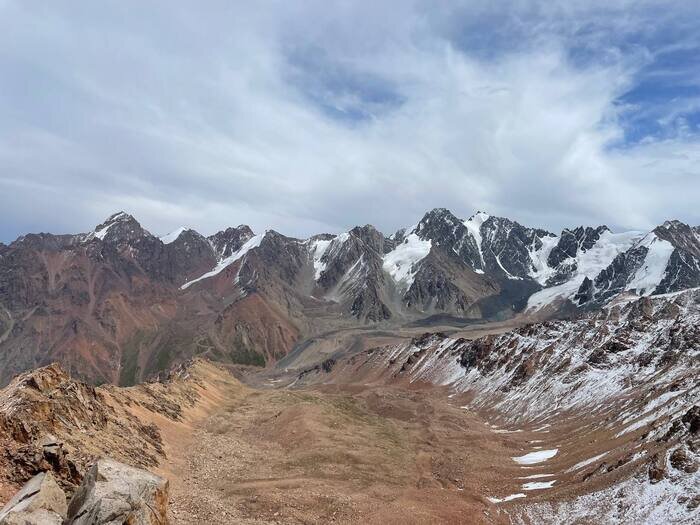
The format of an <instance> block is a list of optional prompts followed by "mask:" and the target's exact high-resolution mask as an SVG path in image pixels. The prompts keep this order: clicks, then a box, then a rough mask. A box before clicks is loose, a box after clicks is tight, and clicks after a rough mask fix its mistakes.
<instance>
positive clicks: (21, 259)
mask: <svg viewBox="0 0 700 525" xmlns="http://www.w3.org/2000/svg"><path fill="white" fill-rule="evenodd" d="M696 286H700V233H699V231H698V228H692V227H690V226H687V225H684V224H682V223H680V222H677V221H672V222H667V223H665V224H663V225H662V226H659V227H658V228H656V229H654V230H653V231H652V232H649V233H646V234H645V233H644V232H627V233H619V234H615V233H612V232H610V230H609V229H608V228H607V227H605V226H597V227H577V228H574V229H566V230H564V231H563V232H562V233H561V234H560V235H555V234H553V233H550V232H547V231H545V230H542V229H535V228H528V227H525V226H523V225H520V224H518V223H517V222H515V221H512V220H510V219H507V218H502V217H494V216H490V215H488V214H486V213H483V212H477V213H476V214H474V215H473V216H471V217H470V218H468V219H466V220H465V219H460V218H457V217H456V216H455V215H453V214H452V213H451V212H450V211H449V210H446V209H435V210H432V211H430V212H428V213H426V214H425V216H423V217H422V218H421V220H420V221H419V222H418V223H417V224H415V225H414V226H411V227H408V228H404V229H402V230H399V231H398V232H396V233H394V234H393V235H391V236H389V237H387V236H385V235H384V234H383V233H381V232H379V231H378V230H377V229H376V228H374V227H373V226H371V225H366V226H361V227H356V228H353V229H351V230H350V231H348V232H345V233H341V234H339V235H331V234H319V235H315V236H313V237H311V238H309V239H295V238H291V237H287V236H284V235H282V234H280V233H278V232H275V231H271V230H270V231H266V232H262V233H258V234H255V233H254V232H253V231H252V230H251V229H250V228H249V227H248V226H245V225H241V226H238V227H235V228H233V227H232V228H227V229H225V230H222V231H220V232H218V233H216V234H214V235H212V236H210V237H205V236H203V235H201V234H199V233H198V232H196V231H194V230H192V229H189V228H185V227H182V228H179V229H177V230H176V231H174V232H172V233H170V234H167V235H164V236H162V237H158V236H155V235H152V234H151V233H150V232H148V231H147V230H146V229H144V228H143V227H142V226H141V225H140V224H139V222H138V221H137V220H136V219H135V218H134V217H132V216H131V215H129V214H127V213H124V212H119V213H116V214H114V215H112V216H110V217H109V218H108V219H107V220H106V221H104V222H103V223H102V224H100V225H98V226H97V227H96V228H95V229H94V230H93V231H92V232H89V233H84V234H77V235H51V234H46V233H41V234H28V235H25V236H22V237H20V238H18V239H17V240H16V241H14V242H13V243H11V244H10V245H9V246H7V245H0V384H4V383H6V382H7V381H8V380H9V379H10V378H11V377H12V376H13V375H14V374H16V373H18V372H21V371H23V370H26V369H29V368H34V367H37V366H41V365H45V364H48V363H50V362H52V361H60V362H61V363H62V364H63V365H64V366H65V367H66V369H68V370H69V371H71V372H72V373H73V374H75V375H77V376H78V377H81V378H83V379H87V380H89V381H92V382H112V383H120V384H132V383H134V382H137V381H140V380H142V379H144V378H146V377H148V376H149V375H150V374H153V373H155V372H158V371H160V370H163V369H164V368H167V367H168V366H170V365H171V364H173V363H175V362H179V361H182V360H183V359H186V358H188V357H190V356H192V355H196V354H204V355H207V356H210V357H212V358H213V359H216V360H219V361H223V362H231V363H245V364H254V365H264V364H270V363H274V362H275V361H277V360H278V359H280V358H282V357H283V356H284V355H286V354H287V353H288V352H290V351H291V350H292V349H293V348H294V347H295V345H297V344H298V343H300V342H301V341H303V340H305V339H307V338H309V337H313V336H314V335H316V334H320V333H323V332H327V331H330V330H334V329H338V328H343V327H346V328H347V327H353V326H358V325H363V324H378V325H380V326H394V327H396V326H401V325H403V324H405V323H411V322H416V321H425V322H429V320H430V318H431V317H432V316H438V317H440V316H442V318H444V317H445V316H448V317H458V318H469V319H484V320H488V319H502V318H507V317H511V316H513V315H516V314H518V313H519V312H523V311H525V312H539V313H538V315H549V314H558V315H562V314H563V313H571V312H575V311H577V310H579V309H595V308H598V307H599V306H601V305H603V304H605V303H607V302H609V301H610V300H612V299H613V298H615V297H616V296H618V295H619V294H629V293H636V294H639V295H652V294H660V293H668V292H674V291H678V290H682V289H685V288H691V287H696Z"/></svg>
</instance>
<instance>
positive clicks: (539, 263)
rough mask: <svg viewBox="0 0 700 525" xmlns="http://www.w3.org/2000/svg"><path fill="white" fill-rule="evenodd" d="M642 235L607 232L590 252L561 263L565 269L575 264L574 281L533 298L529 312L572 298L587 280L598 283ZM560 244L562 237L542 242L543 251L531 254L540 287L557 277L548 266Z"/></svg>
mask: <svg viewBox="0 0 700 525" xmlns="http://www.w3.org/2000/svg"><path fill="white" fill-rule="evenodd" d="M641 235H642V233H641V232H638V231H630V232H625V233H611V232H610V231H604V232H603V233H601V235H600V238H599V239H598V240H597V241H596V243H595V244H594V245H593V246H592V247H591V248H590V249H589V250H586V251H585V252H584V251H581V250H579V252H578V253H577V255H576V257H575V258H569V259H567V260H566V261H563V262H562V263H561V264H562V265H566V264H568V265H573V264H576V270H575V272H574V274H573V275H572V276H571V278H570V279H569V280H568V281H566V282H565V283H562V284H559V285H557V286H551V287H549V288H545V289H544V290H540V291H539V292H537V293H534V294H532V295H531V296H530V298H529V299H528V301H527V309H528V310H531V309H534V310H537V309H540V308H542V307H544V306H546V305H548V304H551V303H552V302H554V301H555V300H557V299H571V298H573V297H574V295H576V292H578V289H579V288H580V287H581V284H582V283H583V281H584V279H585V278H586V277H588V278H589V279H595V277H596V276H597V275H598V274H599V273H600V272H601V271H603V270H604V269H605V268H607V267H608V266H610V264H611V263H612V262H613V260H614V259H615V257H617V256H618V255H619V254H620V253H622V252H625V251H627V250H629V249H630V248H631V247H632V246H633V245H634V243H635V242H637V241H638V240H639V238H640V237H641ZM558 242H559V237H546V238H544V239H542V243H543V244H542V248H541V249H540V250H538V251H535V252H531V253H530V258H531V259H532V261H533V266H534V268H535V270H534V271H533V272H531V274H530V275H531V276H532V277H533V278H534V279H535V280H536V281H537V282H539V283H540V284H545V283H546V282H547V280H548V279H549V278H550V277H552V276H553V275H555V274H556V269H555V268H551V267H549V266H548V265H547V257H549V252H551V251H552V249H553V248H554V246H555V245H556V244H557V243H558ZM552 243H553V244H552Z"/></svg>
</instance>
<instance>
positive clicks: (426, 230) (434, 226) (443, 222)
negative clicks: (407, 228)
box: [416, 208, 462, 238]
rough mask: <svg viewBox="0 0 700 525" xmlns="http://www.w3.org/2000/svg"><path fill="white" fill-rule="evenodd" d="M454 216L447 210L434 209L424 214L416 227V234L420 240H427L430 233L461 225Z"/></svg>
mask: <svg viewBox="0 0 700 525" xmlns="http://www.w3.org/2000/svg"><path fill="white" fill-rule="evenodd" d="M461 223H462V221H461V220H459V219H458V218H457V217H455V215H454V214H453V213H452V212H451V211H450V210H448V209H447V208H435V209H433V210H430V211H429V212H428V213H426V214H425V215H424V216H423V218H422V219H421V220H420V222H419V223H418V225H417V226H416V233H418V234H419V236H420V237H422V238H427V236H429V235H430V234H431V233H432V232H434V231H436V230H441V229H443V228H445V227H454V226H456V225H458V224H461Z"/></svg>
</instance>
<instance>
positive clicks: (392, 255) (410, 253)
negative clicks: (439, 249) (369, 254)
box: [382, 233, 432, 289]
mask: <svg viewBox="0 0 700 525" xmlns="http://www.w3.org/2000/svg"><path fill="white" fill-rule="evenodd" d="M431 247H432V241H430V240H427V241H424V240H422V239H421V238H420V237H418V235H416V234H415V233H411V234H410V235H408V236H407V237H406V239H405V240H404V241H403V242H402V243H401V244H399V245H398V246H397V247H396V248H394V249H393V250H392V251H390V252H389V253H387V254H386V255H385V256H384V258H383V260H384V262H383V264H382V267H383V268H384V270H385V271H386V272H388V273H389V275H391V277H392V279H394V281H395V282H397V283H400V284H402V285H403V286H405V287H406V288H407V289H408V288H410V286H411V285H412V284H413V279H414V278H415V276H416V271H417V270H416V269H415V266H416V264H417V263H419V262H420V261H422V260H423V259H424V258H425V257H426V256H427V255H428V254H429V253H430V248H431Z"/></svg>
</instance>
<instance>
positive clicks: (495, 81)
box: [0, 1, 700, 240]
mask: <svg viewBox="0 0 700 525" xmlns="http://www.w3.org/2000/svg"><path fill="white" fill-rule="evenodd" d="M511 4H512V3H510V2H509V3H508V4H506V3H499V2H496V3H494V2H483V3H482V2H476V1H471V2H441V3H440V4H438V5H436V4H435V3H432V2H431V3H427V2H418V1H416V2H393V1H392V2H374V3H370V2H350V3H348V2H320V1H319V2H294V3H284V2H263V3H261V4H256V5H255V6H252V5H247V4H244V3H237V2H214V3H212V4H208V6H207V8H206V9H204V8H194V7H189V6H187V5H185V4H173V3H171V2H153V3H149V4H147V5H141V4H132V3H129V2H104V3H100V5H99V7H98V6H92V5H88V6H86V5H85V4H83V3H77V2H76V3H70V2H68V3H61V4H49V5H48V6H43V7H38V6H30V5H29V4H28V3H25V2H5V3H3V4H0V10H1V14H2V15H3V16H1V17H0V46H2V47H1V48H2V49H4V50H6V52H4V53H3V54H1V55H0V85H2V86H3V87H2V88H0V173H2V175H0V207H2V209H3V221H2V224H0V239H4V240H11V239H12V238H14V237H15V236H17V235H19V234H20V233H23V232H26V231H36V230H50V231H81V230H86V229H89V228H91V227H92V225H93V224H97V223H99V222H101V220H102V219H103V218H104V217H105V216H106V215H108V214H109V213H111V212H112V211H114V210H116V209H127V210H128V211H129V212H131V213H133V214H134V215H135V216H137V217H138V218H139V219H140V220H142V222H143V223H144V225H145V226H146V227H148V228H149V229H151V230H152V231H154V232H155V233H164V232H167V231H169V230H172V229H174V228H175V227H177V226H179V225H181V224H186V225H190V226H193V227H196V228H197V229H199V230H201V231H202V232H203V233H211V232H213V231H216V230H217V229H219V228H222V227H225V226H227V225H231V224H239V223H243V222H246V223H250V224H251V225H252V226H253V227H254V228H255V229H257V230H262V229H264V228H268V227H272V228H275V229H277V230H279V231H281V232H283V233H287V234H290V235H296V236H306V235H310V234H312V233H317V232H319V231H342V230H344V229H347V228H349V227H352V226H353V225H355V224H357V223H360V222H362V223H364V222H371V223H374V224H376V225H377V226H378V227H380V228H382V229H383V230H384V231H387V232H391V231H393V230H395V229H396V228H398V227H400V226H405V225H407V224H409V223H412V222H415V220H416V219H417V218H418V217H419V216H420V215H421V214H422V213H423V212H424V211H425V210H427V209H429V208H432V207H436V206H446V207H449V208H451V209H453V210H454V211H455V212H456V213H458V214H461V215H469V214H470V213H472V212H473V211H475V210H476V209H486V210H488V211H489V212H491V213H496V214H501V215H506V216H509V217H513V218H515V219H518V220H520V221H522V222H524V223H527V224H531V225H535V226H544V227H547V228H550V229H552V230H559V229H561V228H562V227H564V226H571V225H577V224H582V223H586V224H597V223H607V224H608V225H610V226H612V227H617V228H649V227H651V226H653V225H654V224H656V223H659V222H661V221H663V220H664V219H666V218H670V217H678V218H681V219H684V220H686V221H689V222H691V223H694V224H697V223H700V212H698V208H697V205H696V202H697V201H698V198H700V184H698V175H697V170H696V168H695V166H697V165H698V164H697V160H698V157H699V156H700V148H699V143H698V131H699V130H698V128H697V125H696V121H695V118H696V117H695V114H696V112H697V98H695V95H694V91H693V88H694V87H697V86H698V85H699V84H698V78H697V74H695V75H693V74H691V72H693V68H692V67H691V66H692V64H691V61H692V58H691V57H692V56H694V55H693V54H692V53H688V52H687V50H693V49H695V48H696V46H697V45H698V37H697V36H695V35H698V34H700V32H697V31H695V32H693V31H692V29H699V28H698V27H697V26H700V22H694V20H698V17H697V16H695V17H693V16H692V15H693V14H697V13H693V12H689V11H688V9H692V8H689V7H684V6H680V7H676V6H674V7H673V8H668V7H665V8H663V9H660V8H659V6H660V4H658V3H655V2H634V3H632V2H626V1H624V2H617V3H613V4H612V7H610V4H609V3H606V4H603V3H598V2H595V3H591V4H588V7H586V8H579V7H572V6H571V3H570V2H546V3H545V2H538V1H531V2H516V3H515V4H513V5H511ZM696 11H697V9H696ZM674 30H675V33H674ZM669 57H674V58H673V59H669ZM679 71H687V72H688V74H687V75H684V76H683V77H682V78H683V84H684V85H686V86H688V90H687V91H686V92H684V93H682V94H681V95H682V96H681V95H679V93H678V92H675V93H673V92H672V91H671V90H670V88H669V87H668V86H669V85H670V81H669V78H675V80H674V82H676V84H677V83H678V82H677V75H676V77H674V75H675V74H676V73H677V72H679ZM645 86H646V87H645Z"/></svg>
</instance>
